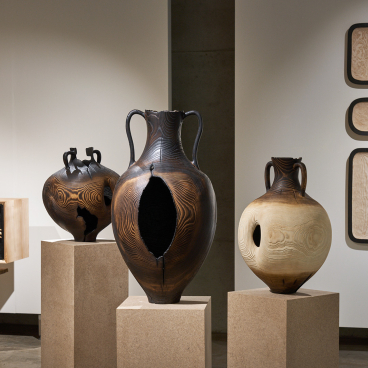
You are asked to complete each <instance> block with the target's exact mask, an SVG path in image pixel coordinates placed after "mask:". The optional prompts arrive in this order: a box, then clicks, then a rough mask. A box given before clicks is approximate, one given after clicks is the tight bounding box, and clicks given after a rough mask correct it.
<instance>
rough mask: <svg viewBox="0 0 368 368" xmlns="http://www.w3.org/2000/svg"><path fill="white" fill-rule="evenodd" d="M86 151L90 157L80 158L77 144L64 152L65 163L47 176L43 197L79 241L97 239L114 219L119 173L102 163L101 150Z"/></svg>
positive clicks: (49, 212) (55, 216)
mask: <svg viewBox="0 0 368 368" xmlns="http://www.w3.org/2000/svg"><path fill="white" fill-rule="evenodd" d="M86 153H87V156H90V160H83V161H80V160H78V159H77V150H76V148H71V149H70V151H68V152H65V153H64V155H63V161H64V165H65V167H64V168H62V169H61V170H59V171H58V172H56V173H55V174H53V175H51V176H50V177H49V178H48V179H47V180H46V182H45V185H44V187H43V191H42V199H43V203H44V205H45V207H46V210H47V212H48V214H49V215H50V216H51V218H52V219H53V220H54V221H55V222H56V223H57V224H58V225H59V226H61V227H62V228H63V229H64V230H66V231H68V232H70V233H71V234H72V235H73V236H74V239H75V240H76V241H80V242H84V241H85V242H93V241H95V240H96V237H97V235H98V233H99V232H100V231H101V230H102V229H104V228H105V227H106V226H108V225H109V224H110V222H111V200H112V195H113V192H114V189H115V184H116V182H117V180H118V179H119V175H118V174H117V173H116V172H115V171H112V170H110V169H108V168H107V167H105V166H102V165H101V163H100V162H101V153H100V151H98V150H93V147H90V148H87V149H86ZM94 154H96V155H97V161H96V160H95V158H94ZM69 156H70V161H69V162H68V157H69Z"/></svg>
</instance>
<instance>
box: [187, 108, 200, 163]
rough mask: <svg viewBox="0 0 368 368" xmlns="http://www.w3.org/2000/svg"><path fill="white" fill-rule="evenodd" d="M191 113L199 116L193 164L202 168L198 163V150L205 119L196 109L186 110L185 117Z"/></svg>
mask: <svg viewBox="0 0 368 368" xmlns="http://www.w3.org/2000/svg"><path fill="white" fill-rule="evenodd" d="M190 115H195V116H196V117H197V118H198V132H197V136H196V139H195V141H194V146H193V153H192V160H193V161H192V164H193V165H194V166H195V167H196V168H197V169H198V170H200V168H199V165H198V159H197V152H198V145H199V141H200V139H201V135H202V132H203V120H202V116H201V114H200V113H199V112H198V111H194V110H192V111H188V112H185V113H184V119H185V118H186V117H187V116H190Z"/></svg>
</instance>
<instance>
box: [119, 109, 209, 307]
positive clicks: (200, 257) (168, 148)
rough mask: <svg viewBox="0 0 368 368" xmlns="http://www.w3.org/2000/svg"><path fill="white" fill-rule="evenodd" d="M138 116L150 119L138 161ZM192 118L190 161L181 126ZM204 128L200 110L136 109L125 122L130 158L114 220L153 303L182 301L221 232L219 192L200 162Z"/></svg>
mask: <svg viewBox="0 0 368 368" xmlns="http://www.w3.org/2000/svg"><path fill="white" fill-rule="evenodd" d="M136 114H137V115H140V116H142V117H143V118H144V119H145V120H146V124H147V141H146V145H145V148H144V151H143V153H142V155H141V157H140V158H139V159H138V160H137V161H135V156H134V145H133V140H132V137H131V132H130V120H131V118H132V117H133V116H134V115H136ZM189 115H195V116H197V118H198V120H199V129H198V133H197V137H196V140H195V143H194V148H193V158H192V161H190V160H188V158H187V157H186V155H185V153H184V151H183V147H182V144H181V126H182V124H183V121H184V119H185V118H186V117H187V116H189ZM202 129H203V128H202V118H201V116H200V114H199V113H198V112H196V111H190V112H187V113H184V112H182V111H160V112H158V111H151V110H146V111H145V112H144V113H143V112H142V111H139V110H133V111H131V112H130V113H129V114H128V117H127V120H126V130H127V136H128V140H129V144H130V163H129V168H128V170H127V171H126V172H125V173H124V174H123V175H122V176H121V177H120V179H119V181H118V183H117V185H116V188H115V192H114V196H113V200H112V225H113V230H114V235H115V239H116V241H117V244H118V246H119V249H120V251H121V254H122V256H123V257H124V260H125V262H126V263H127V265H128V267H129V269H130V271H131V272H132V273H133V275H134V276H135V278H136V279H137V280H138V282H139V284H140V285H141V286H142V288H143V289H144V291H145V292H146V294H147V296H148V299H149V301H150V302H151V303H158V304H167V303H176V302H179V301H180V297H181V294H182V292H183V290H184V288H185V287H186V286H187V285H188V284H189V282H190V281H191V280H192V278H193V277H194V275H195V274H196V273H197V271H198V270H199V268H200V267H201V265H202V264H203V262H204V260H205V258H206V256H207V254H208V252H209V250H210V247H211V244H212V240H213V237H214V234H215V229H216V198H215V193H214V190H213V187H212V184H211V182H210V180H209V178H208V177H207V176H206V175H205V174H204V173H203V172H202V171H200V169H199V165H198V161H197V150H198V144H199V140H200V137H201V134H202Z"/></svg>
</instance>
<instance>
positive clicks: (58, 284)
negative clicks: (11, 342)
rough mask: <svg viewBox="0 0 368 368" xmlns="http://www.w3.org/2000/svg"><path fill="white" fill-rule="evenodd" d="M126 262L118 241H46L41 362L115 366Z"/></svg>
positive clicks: (57, 367)
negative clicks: (117, 321) (117, 330)
mask: <svg viewBox="0 0 368 368" xmlns="http://www.w3.org/2000/svg"><path fill="white" fill-rule="evenodd" d="M127 297H128V268H127V266H126V264H125V262H124V260H123V258H122V256H121V254H120V252H119V249H118V247H117V245H116V243H115V241H109V240H97V241H96V242H93V243H87V242H84V243H83V242H75V241H71V240H62V241H54V242H52V241H43V242H42V245H41V313H42V314H41V319H42V331H41V334H42V338H41V366H42V368H50V367H53V368H71V367H78V368H101V367H106V368H110V367H111V368H114V367H116V365H117V358H116V308H117V307H118V306H119V305H120V304H121V303H122V302H123V301H124V300H125V299H126V298H127Z"/></svg>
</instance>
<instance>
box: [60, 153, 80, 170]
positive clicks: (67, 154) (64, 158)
mask: <svg viewBox="0 0 368 368" xmlns="http://www.w3.org/2000/svg"><path fill="white" fill-rule="evenodd" d="M68 156H71V159H72V160H74V159H76V158H77V149H76V148H71V149H70V150H69V151H67V152H64V154H63V161H64V165H65V168H66V169H70V167H69V163H68Z"/></svg>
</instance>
